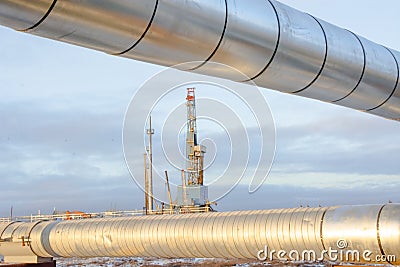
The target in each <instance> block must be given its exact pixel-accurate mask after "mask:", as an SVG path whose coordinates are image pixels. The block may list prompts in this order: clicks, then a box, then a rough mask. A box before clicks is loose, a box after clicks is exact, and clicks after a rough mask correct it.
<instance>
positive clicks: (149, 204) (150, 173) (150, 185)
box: [144, 116, 154, 214]
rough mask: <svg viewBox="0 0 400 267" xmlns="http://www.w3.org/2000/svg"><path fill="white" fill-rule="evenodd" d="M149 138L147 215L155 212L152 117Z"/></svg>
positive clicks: (146, 178)
mask: <svg viewBox="0 0 400 267" xmlns="http://www.w3.org/2000/svg"><path fill="white" fill-rule="evenodd" d="M146 133H147V136H148V142H149V143H148V145H147V146H146V153H145V154H144V191H145V192H144V196H145V200H144V202H145V211H146V214H148V213H149V212H151V211H152V210H153V208H154V207H153V200H154V198H153V134H154V129H153V128H152V127H151V116H150V118H149V128H148V129H147V130H146Z"/></svg>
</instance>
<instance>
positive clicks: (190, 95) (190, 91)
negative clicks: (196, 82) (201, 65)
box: [186, 88, 195, 101]
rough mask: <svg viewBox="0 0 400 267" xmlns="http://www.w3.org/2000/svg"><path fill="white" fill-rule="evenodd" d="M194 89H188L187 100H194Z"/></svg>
mask: <svg viewBox="0 0 400 267" xmlns="http://www.w3.org/2000/svg"><path fill="white" fill-rule="evenodd" d="M194 90H195V88H188V89H187V96H186V100H188V101H193V100H194Z"/></svg>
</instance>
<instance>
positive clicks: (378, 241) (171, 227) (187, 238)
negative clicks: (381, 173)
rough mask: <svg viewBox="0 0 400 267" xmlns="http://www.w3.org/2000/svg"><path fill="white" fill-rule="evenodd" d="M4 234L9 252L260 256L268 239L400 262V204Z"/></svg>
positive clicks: (43, 224)
mask: <svg viewBox="0 0 400 267" xmlns="http://www.w3.org/2000/svg"><path fill="white" fill-rule="evenodd" d="M23 239H24V240H25V245H23V246H21V242H23V241H21V240H23ZM0 240H1V242H0V254H2V255H5V256H7V255H8V254H9V253H10V251H9V249H8V247H9V246H10V245H12V248H14V250H13V252H12V253H13V255H12V256H18V255H19V254H21V255H24V254H26V253H27V252H26V250H31V252H32V253H33V254H34V255H37V256H39V257H102V256H108V257H123V256H137V257H145V256H148V257H161V258H195V257H200V258H239V259H256V258H257V253H258V252H259V251H260V250H263V249H265V248H266V247H268V250H269V251H270V252H271V251H273V250H275V251H279V250H283V251H285V252H287V254H286V255H285V256H284V258H289V255H288V253H289V252H290V251H293V250H296V251H298V253H300V255H301V253H302V252H303V251H311V250H312V251H314V252H315V258H312V259H311V260H313V259H314V260H317V259H321V257H322V258H324V259H325V260H332V259H331V258H329V257H328V256H329V254H324V251H330V250H338V249H343V251H358V252H359V253H360V254H359V255H360V260H359V262H365V261H366V259H365V258H363V257H362V255H363V254H362V253H363V252H364V251H370V254H368V257H369V258H370V259H371V260H372V261H374V260H375V259H377V257H378V256H381V258H382V256H387V259H390V260H391V261H389V263H391V264H398V263H400V242H399V240H400V204H386V205H364V206H337V207H325V208H321V207H319V208H295V209H280V210H259V211H234V212H212V213H198V214H181V215H148V216H134V217H123V218H102V219H81V220H70V221H60V222H55V221H39V222H33V223H22V222H13V223H0ZM339 242H343V243H344V244H346V245H345V246H342V247H339V248H338V246H339ZM389 255H390V256H391V258H389V257H388V256H389ZM275 257H276V254H275ZM338 261H344V262H358V259H357V258H348V259H347V258H344V257H343V258H338ZM383 263H387V262H383Z"/></svg>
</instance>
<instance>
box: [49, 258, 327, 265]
mask: <svg viewBox="0 0 400 267" xmlns="http://www.w3.org/2000/svg"><path fill="white" fill-rule="evenodd" d="M56 261H57V267H75V266H77V267H78V266H87V267H94V266H101V267H113V266H170V267H172V266H174V267H175V266H177V267H178V266H210V267H220V266H238V267H247V266H249V267H250V266H293V267H327V266H329V265H327V264H306V263H272V264H271V263H268V262H260V261H254V262H249V261H245V260H224V259H155V258H107V257H105V258H88V259H81V258H69V259H64V258H62V259H61V258H60V259H56Z"/></svg>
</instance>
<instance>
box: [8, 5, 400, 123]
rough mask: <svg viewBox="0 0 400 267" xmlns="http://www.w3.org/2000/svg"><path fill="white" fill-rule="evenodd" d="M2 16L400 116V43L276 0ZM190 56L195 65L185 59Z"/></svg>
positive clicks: (54, 34) (33, 10) (58, 8)
mask: <svg viewBox="0 0 400 267" xmlns="http://www.w3.org/2000/svg"><path fill="white" fill-rule="evenodd" d="M0 25H4V26H7V27H11V28H14V29H16V30H18V31H23V32H27V33H31V34H35V35H39V36H43V37H46V38H51V39H55V40H58V41H62V42H67V43H72V44H75V45H79V46H83V47H88V48H91V49H96V50H100V51H103V52H106V53H108V54H111V55H117V56H122V57H127V58H131V59H135V60H140V61H145V62H150V63H154V64H158V65H163V66H174V65H176V64H180V63H186V62H196V63H194V64H192V65H191V66H190V68H186V69H184V70H185V71H193V72H197V73H202V74H206V75H210V76H217V77H222V78H227V79H231V80H234V81H239V82H246V81H242V80H241V78H239V77H237V76H236V75H237V74H235V73H234V72H232V71H230V70H229V69H221V68H217V67H216V66H215V65H213V64H208V63H209V62H218V63H222V64H226V65H228V66H231V67H233V68H235V69H237V70H239V71H240V72H242V73H244V74H246V75H247V76H248V77H249V79H251V80H253V81H254V82H255V83H256V84H257V85H258V86H260V87H265V88H270V89H274V90H278V91H282V92H286V93H291V94H295V95H300V96H304V97H308V98H313V99H317V100H321V101H325V102H329V103H334V104H337V105H342V106H346V107H349V108H353V109H357V110H362V111H365V112H368V113H371V114H375V115H378V116H381V117H385V118H388V119H394V120H400V83H399V76H400V75H399V74H400V71H399V70H400V69H399V64H400V53H399V52H398V51H395V50H392V49H389V48H386V47H384V46H381V45H379V44H376V43H373V42H371V41H369V40H367V39H365V38H363V37H361V36H358V35H356V34H354V33H352V32H350V31H347V30H345V29H341V28H338V27H336V26H334V25H332V24H330V23H328V22H325V21H323V20H321V19H318V18H315V17H313V16H311V15H309V14H305V13H303V12H300V11H298V10H295V9H293V8H291V7H288V6H286V5H284V4H282V3H279V2H277V1H274V0H254V1H251V3H249V1H246V0H190V1H184V0H146V1H142V0H85V1H78V0H37V1H31V0H2V1H0ZM185 66H187V65H185Z"/></svg>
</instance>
